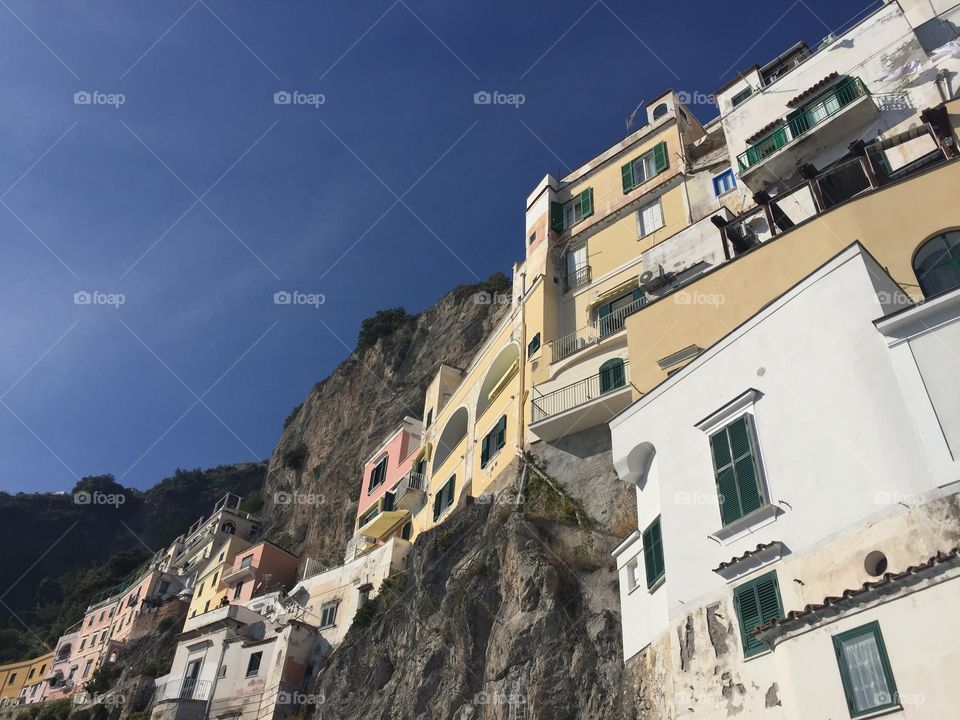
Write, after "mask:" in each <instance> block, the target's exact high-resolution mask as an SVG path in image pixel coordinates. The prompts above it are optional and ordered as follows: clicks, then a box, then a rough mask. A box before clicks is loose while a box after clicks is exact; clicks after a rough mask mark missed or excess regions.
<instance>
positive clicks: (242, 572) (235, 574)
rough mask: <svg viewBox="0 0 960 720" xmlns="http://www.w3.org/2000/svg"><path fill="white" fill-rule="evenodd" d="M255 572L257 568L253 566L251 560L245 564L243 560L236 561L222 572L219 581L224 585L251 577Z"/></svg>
mask: <svg viewBox="0 0 960 720" xmlns="http://www.w3.org/2000/svg"><path fill="white" fill-rule="evenodd" d="M256 574H257V569H256V568H255V567H254V566H253V563H252V562H248V563H247V564H246V565H244V564H243V562H242V561H241V562H238V563H235V564H234V565H233V567H231V568H230V569H229V570H227V571H226V572H224V573H223V578H222V579H221V582H222V583H223V584H224V585H233V584H234V583H238V582H240V581H242V580H246V579H247V578H252V577H253V576H254V575H256Z"/></svg>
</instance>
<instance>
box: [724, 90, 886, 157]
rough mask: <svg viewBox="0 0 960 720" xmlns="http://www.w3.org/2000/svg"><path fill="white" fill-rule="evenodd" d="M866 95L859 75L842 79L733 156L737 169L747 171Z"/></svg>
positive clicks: (867, 92) (866, 92)
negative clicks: (781, 123)
mask: <svg viewBox="0 0 960 720" xmlns="http://www.w3.org/2000/svg"><path fill="white" fill-rule="evenodd" d="M868 94H869V91H868V90H867V87H866V85H864V84H863V81H862V80H860V78H857V77H851V78H847V79H846V80H844V81H842V82H841V83H839V84H838V85H836V86H835V87H834V88H833V89H832V90H831V91H830V92H829V93H827V94H826V95H824V96H823V97H821V98H820V100H818V101H816V102H814V103H811V104H809V105H805V106H804V107H802V108H801V109H800V110H799V111H797V112H795V113H791V114H790V115H789V116H788V119H787V121H786V122H785V123H784V124H783V125H781V126H780V127H778V128H776V129H775V130H772V131H771V132H769V133H768V134H767V135H765V136H764V137H763V138H761V139H760V140H758V141H757V142H755V143H754V144H753V145H751V146H750V147H749V148H747V150H746V151H745V152H743V153H740V155H738V156H737V163H738V164H739V165H740V171H741V172H743V171H744V170H748V169H749V168H751V167H753V166H754V165H756V164H757V163H759V162H760V161H761V160H763V159H764V158H766V157H768V156H769V155H773V153H775V152H776V151H777V150H779V149H780V148H782V147H785V146H787V145H789V144H790V143H791V142H793V141H794V140H796V139H797V138H798V137H800V136H801V135H803V134H804V133H806V132H807V131H809V130H810V129H811V128H813V127H815V126H817V125H819V124H820V123H822V122H824V121H825V120H827V119H828V118H830V117H832V116H834V115H836V114H837V113H838V112H840V111H841V110H842V109H843V108H845V107H846V106H847V105H849V104H850V103H852V102H853V101H854V100H856V99H857V98H860V97H863V96H864V95H868Z"/></svg>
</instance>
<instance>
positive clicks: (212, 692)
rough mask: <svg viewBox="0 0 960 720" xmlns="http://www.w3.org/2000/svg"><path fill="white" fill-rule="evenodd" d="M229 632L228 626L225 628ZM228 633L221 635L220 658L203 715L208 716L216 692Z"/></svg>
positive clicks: (225, 651) (225, 652)
mask: <svg viewBox="0 0 960 720" xmlns="http://www.w3.org/2000/svg"><path fill="white" fill-rule="evenodd" d="M227 632H228V633H229V632H230V630H229V628H228V629H227ZM229 639H230V638H229V636H228V635H224V636H223V642H222V643H221V644H220V659H219V660H217V672H216V674H215V675H214V676H213V682H212V683H211V684H210V697H208V698H207V705H206V707H205V708H204V710H203V717H204V718H209V717H210V706H211V705H213V696H214V693H216V692H217V681H218V680H219V679H220V669H221V668H222V667H223V656H224V655H226V654H227V641H228V640H229Z"/></svg>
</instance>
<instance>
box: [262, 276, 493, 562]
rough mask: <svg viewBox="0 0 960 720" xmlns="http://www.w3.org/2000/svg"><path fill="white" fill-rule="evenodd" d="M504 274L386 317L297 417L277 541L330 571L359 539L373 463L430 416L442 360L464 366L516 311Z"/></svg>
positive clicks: (270, 515)
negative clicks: (402, 427) (368, 461)
mask: <svg viewBox="0 0 960 720" xmlns="http://www.w3.org/2000/svg"><path fill="white" fill-rule="evenodd" d="M509 297H510V285H509V281H508V279H507V278H506V277H505V276H503V275H496V276H494V277H492V278H491V279H490V280H489V281H487V282H486V283H480V284H478V285H463V286H460V287H458V288H456V289H455V290H453V291H451V292H449V293H447V294H446V295H445V296H443V297H442V298H441V299H440V300H438V301H437V302H436V303H435V304H434V305H433V306H431V307H430V308H428V309H427V310H424V311H423V312H422V313H419V314H418V315H413V316H407V315H406V314H405V313H403V311H402V310H395V311H387V312H384V313H379V314H378V316H377V317H376V318H372V319H371V320H370V321H367V322H365V324H364V328H363V329H362V331H361V337H360V341H359V343H358V348H357V349H356V350H354V351H353V352H352V353H351V355H350V357H348V358H347V359H346V360H345V361H344V362H343V363H342V364H341V365H340V366H339V367H338V368H337V369H336V370H334V372H333V373H332V374H331V375H330V376H329V377H328V378H326V379H325V380H323V381H322V382H320V383H318V384H317V385H316V386H314V388H313V389H312V390H311V391H310V393H309V394H308V395H307V398H306V399H305V400H304V402H303V404H302V405H301V406H299V407H298V408H296V409H295V410H294V412H293V413H292V414H291V416H290V417H289V418H288V419H287V424H286V428H285V429H284V432H283V435H282V437H281V438H280V442H279V443H278V444H277V447H276V449H275V450H274V452H273V456H272V457H271V458H270V464H269V468H268V471H267V482H266V486H265V489H264V499H265V501H266V505H265V509H264V512H265V515H266V518H267V522H268V532H269V534H270V537H271V538H272V539H274V540H275V541H277V542H278V543H279V544H281V545H283V546H284V547H288V548H289V549H290V550H291V551H293V552H295V553H297V554H299V555H300V556H301V558H304V557H310V558H313V559H315V560H318V561H320V562H321V563H324V564H326V565H330V566H332V565H337V564H339V563H340V562H342V560H343V553H344V549H345V547H346V543H347V541H348V539H349V538H350V536H351V535H352V530H353V523H354V520H355V518H356V509H357V497H358V495H359V493H360V482H361V474H362V463H363V459H364V458H366V457H367V456H368V455H369V454H370V453H372V452H373V451H374V450H375V449H376V447H377V445H379V444H380V443H381V442H382V441H383V439H384V438H385V437H386V436H387V435H388V434H389V433H390V432H391V431H392V430H394V429H395V428H396V427H397V426H398V425H399V424H400V422H401V420H402V419H403V417H404V416H405V415H410V416H413V417H416V418H419V417H421V415H422V414H423V398H424V393H425V392H426V389H427V386H428V385H429V383H430V381H431V380H432V379H433V376H434V374H435V373H436V371H437V368H438V366H439V365H440V363H446V364H448V365H452V366H454V367H460V368H464V367H466V365H467V364H469V362H470V360H471V359H472V357H473V355H474V354H475V353H476V352H477V350H478V349H479V348H480V346H481V345H482V344H483V341H484V340H485V339H486V337H487V336H488V335H489V333H490V331H491V330H492V329H493V327H494V326H495V325H496V323H497V322H498V321H499V320H500V319H501V318H502V317H503V313H504V312H506V311H507V310H508V308H509V306H508V304H507V303H505V302H503V300H507V301H508V300H509Z"/></svg>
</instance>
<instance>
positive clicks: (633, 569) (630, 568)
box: [627, 558, 640, 591]
mask: <svg viewBox="0 0 960 720" xmlns="http://www.w3.org/2000/svg"><path fill="white" fill-rule="evenodd" d="M639 567H640V563H639V561H638V560H637V558H634V559H633V560H631V561H630V562H628V563H627V590H628V591H631V590H635V589H636V587H637V569H638V568H639Z"/></svg>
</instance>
